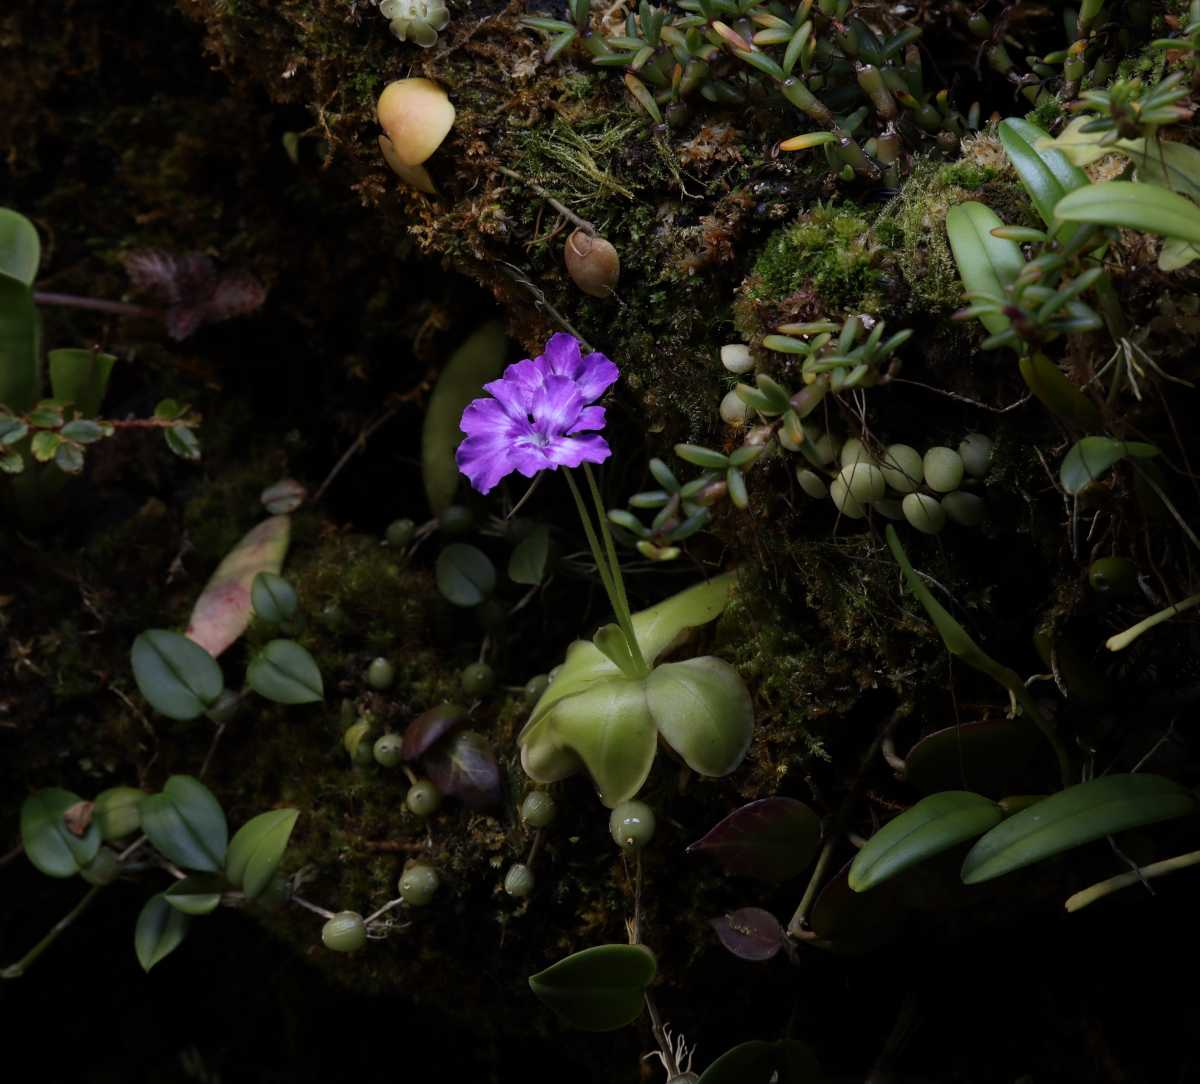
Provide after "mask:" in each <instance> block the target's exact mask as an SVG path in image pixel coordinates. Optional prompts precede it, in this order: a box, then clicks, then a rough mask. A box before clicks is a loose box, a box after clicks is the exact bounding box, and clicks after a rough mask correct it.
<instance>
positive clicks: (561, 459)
mask: <svg viewBox="0 0 1200 1084" xmlns="http://www.w3.org/2000/svg"><path fill="white" fill-rule="evenodd" d="M544 454H545V457H546V460H547V464H546V465H547V466H548V467H550V468H551V469H552V470H553V469H554V468H556V467H578V466H579V464H580V463H583V462H585V461H586V462H588V463H603V462H604V461H605V460H606V459H607V458H608V457H609V456H610V455H612V449H611V448H609V446H608V441H606V440H605V439H604V438H603V437H602V436H601V435H600V434H599V433H587V434H585V435H584V436H582V437H555V438H553V439H552V440H551V441H550V442H549V443H548V444H547V445H546V447H545V449H544Z"/></svg>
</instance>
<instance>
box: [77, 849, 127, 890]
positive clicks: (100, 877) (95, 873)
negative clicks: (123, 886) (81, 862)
mask: <svg viewBox="0 0 1200 1084" xmlns="http://www.w3.org/2000/svg"><path fill="white" fill-rule="evenodd" d="M120 872H121V863H120V862H118V861H117V856H116V855H115V854H113V852H112V851H110V850H109V849H108V848H107V847H101V848H100V849H99V850H98V851H97V852H96V857H95V858H93V859H92V861H91V863H90V864H89V865H86V866H84V867H83V869H81V870H80V871H79V876H80V877H82V878H83V879H84V880H85V881H87V883H88V884H90V885H110V884H112V883H113V881H115V880H116V879H117V876H118V875H119V874H120Z"/></svg>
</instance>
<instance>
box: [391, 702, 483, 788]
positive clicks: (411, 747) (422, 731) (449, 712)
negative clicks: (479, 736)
mask: <svg viewBox="0 0 1200 1084" xmlns="http://www.w3.org/2000/svg"><path fill="white" fill-rule="evenodd" d="M470 722H471V720H470V718H469V716H468V715H467V709H466V708H460V707H459V706H458V705H457V704H439V705H438V706H437V707H436V708H433V709H431V710H430V711H427V712H425V714H424V715H418V716H417V717H416V718H415V719H414V720H413V721H412V722H411V723H410V724H409V726H408V729H407V730H406V731H405V732H404V741H403V743H402V744H401V746H400V755H401V756H402V757H403V758H404V759H405V760H416V759H417V758H418V757H420V756H424V755H425V752H426V751H427V750H428V749H429V748H430V747H432V746H433V745H436V744H437V743H438V742H440V741H441V740H442V739H443V738H444V737H446V735H447V734H453V733H454V732H455V731H456V730H462V729H464V728H465V727H466V726H467V725H468V724H469V723H470ZM438 790H441V787H439V788H438Z"/></svg>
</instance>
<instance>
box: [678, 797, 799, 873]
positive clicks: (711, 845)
mask: <svg viewBox="0 0 1200 1084" xmlns="http://www.w3.org/2000/svg"><path fill="white" fill-rule="evenodd" d="M820 842H821V823H820V821H819V820H818V819H817V815H816V814H815V813H814V812H813V811H812V810H811V809H809V808H808V806H806V805H805V804H804V803H803V802H797V801H796V800H795V799H794V798H764V799H762V801H759V802H751V803H750V804H749V805H744V806H742V808H741V809H736V810H734V811H733V812H732V813H730V814H729V816H728V817H726V818H725V819H724V820H723V821H721V823H720V824H718V825H717V826H716V827H715V828H714V829H713V830H712V831H711V832H709V833H708V835H706V836H705V837H704V838H703V839H701V840H698V841H697V842H695V843H693V844H692V845H691V846H690V847H689V848H688V850H689V851H703V852H704V853H705V854H711V855H712V856H713V858H715V859H716V860H717V861H718V862H720V863H722V864H723V865H724V866H725V868H726V869H728V870H729V871H730V872H731V873H740V874H743V875H745V876H746V877H753V878H754V879H755V880H756V881H762V882H763V883H764V884H778V883H779V882H780V881H786V880H787V879H788V878H789V877H795V876H796V874H797V873H799V872H800V871H801V870H802V869H804V867H805V866H807V865H808V864H809V862H811V861H812V859H813V855H815V854H816V853H817V845H818V844H819V843H820Z"/></svg>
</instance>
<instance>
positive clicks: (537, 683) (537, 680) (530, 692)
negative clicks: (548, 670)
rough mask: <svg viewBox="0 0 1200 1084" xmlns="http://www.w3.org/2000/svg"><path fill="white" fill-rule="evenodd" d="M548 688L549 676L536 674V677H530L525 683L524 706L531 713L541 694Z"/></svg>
mask: <svg viewBox="0 0 1200 1084" xmlns="http://www.w3.org/2000/svg"><path fill="white" fill-rule="evenodd" d="M549 687H550V675H549V674H538V675H537V676H536V677H531V678H530V679H529V680H528V681H527V682H526V683H525V706H526V707H527V708H529V709H530V710H531V711H532V710H533V709H534V708H535V707H537V702H538V701H539V700H541V698H542V693H544V692H545V691H546V690H547V689H548V688H549Z"/></svg>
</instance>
